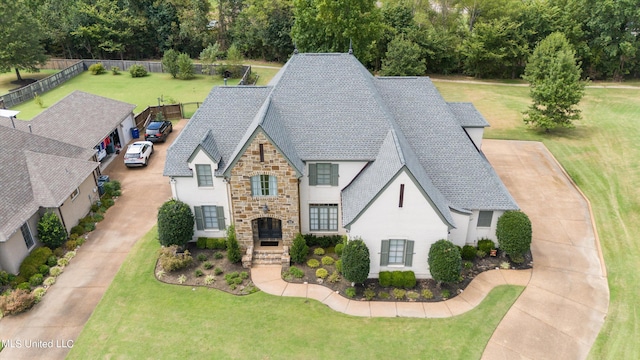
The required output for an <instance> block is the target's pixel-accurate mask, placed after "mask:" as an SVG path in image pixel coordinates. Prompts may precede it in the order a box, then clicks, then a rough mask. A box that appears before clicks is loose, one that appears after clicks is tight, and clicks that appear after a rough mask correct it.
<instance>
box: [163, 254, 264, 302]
mask: <svg viewBox="0 0 640 360" xmlns="http://www.w3.org/2000/svg"><path fill="white" fill-rule="evenodd" d="M187 250H188V251H189V252H190V253H191V256H192V257H193V264H191V266H188V267H186V268H184V269H180V270H176V271H171V272H169V271H165V272H164V274H163V275H162V276H161V277H159V276H158V274H159V272H160V271H161V270H162V267H161V266H160V262H159V261H157V262H156V268H155V275H156V279H158V280H159V281H162V282H164V283H167V284H176V285H184V286H205V287H208V288H212V289H218V290H222V291H225V292H228V293H230V294H233V295H248V294H252V293H254V292H256V291H259V289H258V288H257V287H256V286H255V285H254V284H253V282H252V281H251V269H245V268H243V267H242V264H240V263H237V264H234V263H231V262H229V260H228V259H227V252H226V250H209V249H198V248H197V247H196V246H195V244H193V243H189V244H188V245H187ZM215 253H220V254H222V258H221V259H216V257H215ZM200 254H204V255H205V256H206V257H207V259H206V260H204V261H201V260H198V255H200ZM207 262H208V263H211V264H213V267H211V268H210V269H205V263H207ZM216 268H218V269H220V270H222V273H220V274H218V275H215V271H216V270H215V269H216ZM196 270H200V271H201V272H202V275H200V276H196ZM234 272H235V273H238V274H241V273H243V272H245V273H247V275H248V278H247V279H246V280H244V281H243V282H242V283H241V284H238V285H236V286H233V285H230V284H228V283H227V281H226V280H225V275H227V274H232V273H234ZM183 275H184V282H182V283H180V281H179V279H180V277H181V276H183ZM207 275H212V276H214V278H215V281H214V282H213V283H212V284H209V285H207V284H205V279H206V278H207Z"/></svg>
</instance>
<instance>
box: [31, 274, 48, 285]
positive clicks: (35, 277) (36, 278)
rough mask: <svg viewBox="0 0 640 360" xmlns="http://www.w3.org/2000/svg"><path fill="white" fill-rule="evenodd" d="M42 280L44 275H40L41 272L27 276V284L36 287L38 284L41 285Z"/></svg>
mask: <svg viewBox="0 0 640 360" xmlns="http://www.w3.org/2000/svg"><path fill="white" fill-rule="evenodd" d="M43 281H44V276H42V274H34V275H33V276H32V277H30V278H29V285H31V286H33V287H36V286H38V285H41V284H42V282H43Z"/></svg>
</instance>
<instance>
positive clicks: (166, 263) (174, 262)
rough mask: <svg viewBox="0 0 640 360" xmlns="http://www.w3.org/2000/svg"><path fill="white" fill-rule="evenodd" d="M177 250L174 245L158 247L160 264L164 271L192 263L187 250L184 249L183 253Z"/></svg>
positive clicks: (174, 269) (181, 267) (177, 268)
mask: <svg viewBox="0 0 640 360" xmlns="http://www.w3.org/2000/svg"><path fill="white" fill-rule="evenodd" d="M177 250H178V247H177V246H176V245H172V246H169V247H163V248H161V249H160V257H159V260H160V266H161V267H162V268H163V269H164V270H165V271H176V270H179V269H183V268H185V267H187V266H189V265H191V264H192V263H193V258H192V257H191V254H190V253H189V250H185V251H184V252H183V253H178V252H177Z"/></svg>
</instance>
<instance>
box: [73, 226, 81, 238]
mask: <svg viewBox="0 0 640 360" xmlns="http://www.w3.org/2000/svg"><path fill="white" fill-rule="evenodd" d="M71 235H76V236H80V235H84V226H82V225H76V226H74V227H72V228H71Z"/></svg>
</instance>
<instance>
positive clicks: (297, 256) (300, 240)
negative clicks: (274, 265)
mask: <svg viewBox="0 0 640 360" xmlns="http://www.w3.org/2000/svg"><path fill="white" fill-rule="evenodd" d="M289 255H290V256H291V261H292V262H293V263H295V264H303V263H304V262H305V261H306V260H307V256H308V255H309V246H308V245H307V243H306V241H305V238H304V237H303V236H302V234H297V235H296V237H295V238H293V245H291V249H290V250H289Z"/></svg>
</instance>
